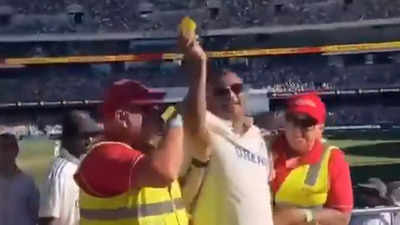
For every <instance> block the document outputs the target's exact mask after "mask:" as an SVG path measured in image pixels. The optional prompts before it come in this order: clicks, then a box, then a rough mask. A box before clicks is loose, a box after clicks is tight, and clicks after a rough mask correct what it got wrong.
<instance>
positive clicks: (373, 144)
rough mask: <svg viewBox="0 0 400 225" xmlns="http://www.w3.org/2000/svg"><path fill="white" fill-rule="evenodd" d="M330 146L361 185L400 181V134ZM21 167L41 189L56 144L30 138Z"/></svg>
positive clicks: (339, 136) (336, 136) (335, 139)
mask: <svg viewBox="0 0 400 225" xmlns="http://www.w3.org/2000/svg"><path fill="white" fill-rule="evenodd" d="M326 137H327V139H328V141H329V143H331V144H333V145H336V146H338V147H340V148H341V149H343V150H344V151H345V153H346V158H347V160H348V162H349V163H350V165H351V166H352V171H351V172H352V178H353V181H354V182H359V181H362V180H365V179H367V178H368V177H372V176H377V177H380V178H382V179H384V180H400V176H399V175H398V174H397V173H396V172H394V171H400V132H386V133H382V132H380V131H368V132H343V133H327V134H326ZM20 147H21V153H20V155H19V158H18V164H19V165H20V167H21V168H22V169H23V170H24V171H26V172H27V173H29V174H31V175H32V176H34V178H35V181H36V182H37V184H38V185H39V186H40V185H41V184H42V183H43V181H44V179H45V178H46V173H47V171H48V168H49V165H50V162H51V160H52V158H53V149H54V141H52V140H47V139H44V138H41V139H33V138H28V139H24V140H22V141H21V142H20Z"/></svg>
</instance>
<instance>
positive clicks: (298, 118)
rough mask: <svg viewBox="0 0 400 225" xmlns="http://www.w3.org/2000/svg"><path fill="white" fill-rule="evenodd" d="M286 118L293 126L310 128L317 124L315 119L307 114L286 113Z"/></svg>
mask: <svg viewBox="0 0 400 225" xmlns="http://www.w3.org/2000/svg"><path fill="white" fill-rule="evenodd" d="M286 120H287V121H288V122H290V123H292V124H293V125H294V126H296V127H300V128H304V129H305V128H311V127H313V126H314V125H316V124H317V121H316V120H315V119H314V118H312V117H310V116H307V115H295V114H291V113H288V114H286Z"/></svg>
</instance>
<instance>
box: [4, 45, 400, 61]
mask: <svg viewBox="0 0 400 225" xmlns="http://www.w3.org/2000/svg"><path fill="white" fill-rule="evenodd" d="M398 50H400V41H394V42H382V43H365V44H346V45H328V46H319V47H295V48H269V49H247V50H229V51H210V52H207V54H208V56H209V57H210V58H232V57H251V56H268V55H270V56H271V55H293V54H327V55H329V54H349V53H357V52H381V51H398ZM180 59H182V54H178V53H149V54H129V55H103V56H67V57H35V58H6V59H3V60H2V61H3V64H5V65H35V64H66V63H109V62H128V61H131V62H135V61H136V62H147V61H164V60H180Z"/></svg>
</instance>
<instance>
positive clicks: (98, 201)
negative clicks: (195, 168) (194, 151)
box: [75, 79, 188, 225]
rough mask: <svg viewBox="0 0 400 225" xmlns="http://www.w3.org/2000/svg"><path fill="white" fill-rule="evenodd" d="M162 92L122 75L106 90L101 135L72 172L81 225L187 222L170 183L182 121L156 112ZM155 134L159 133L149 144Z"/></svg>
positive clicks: (175, 172) (180, 151) (176, 162)
mask: <svg viewBox="0 0 400 225" xmlns="http://www.w3.org/2000/svg"><path fill="white" fill-rule="evenodd" d="M164 95H165V93H164V92H159V91H153V90H151V89H148V88H146V87H144V86H143V85H141V84H139V83H138V82H136V81H132V80H126V79H124V80H120V81H117V82H115V83H114V85H113V86H112V87H111V88H110V89H109V91H108V92H106V96H105V100H104V104H103V113H104V131H105V140H104V141H103V142H99V143H97V144H95V145H94V146H92V148H91V150H90V151H89V153H88V155H87V156H86V157H85V158H84V159H83V161H82V163H81V165H80V167H79V169H78V172H77V173H76V175H75V180H76V182H77V183H78V185H79V186H80V188H81V192H80V201H79V207H80V217H81V219H80V224H81V225H95V224H96V225H111V224H117V225H159V224H164V225H187V224H188V216H187V214H186V210H185V208H184V204H183V202H182V199H181V192H180V187H179V184H178V183H177V182H176V179H177V177H178V172H179V169H180V166H181V164H182V159H183V149H182V148H183V129H182V125H183V122H182V118H181V117H180V115H178V114H176V113H172V114H173V115H172V116H170V117H169V116H165V114H163V115H161V112H162V111H163V110H160V108H159V107H160V106H159V105H157V103H160V102H162V101H163V97H164ZM162 118H164V119H165V120H166V122H167V123H166V127H165V126H164V122H163V121H162ZM162 133H164V135H155V134H162ZM155 136H161V137H162V138H161V140H160V142H159V144H158V145H156V146H157V147H152V146H151V145H149V140H150V139H151V138H153V137H155Z"/></svg>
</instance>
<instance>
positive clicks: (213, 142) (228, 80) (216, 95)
mask: <svg viewBox="0 0 400 225" xmlns="http://www.w3.org/2000/svg"><path fill="white" fill-rule="evenodd" d="M180 46H181V48H182V50H183V52H184V55H185V60H187V63H188V64H187V65H188V69H190V80H191V81H190V87H189V93H188V95H187V101H186V108H185V138H187V144H188V145H187V147H188V149H191V150H192V151H193V156H194V157H193V160H192V167H191V170H190V172H189V174H188V175H187V177H188V180H190V182H189V183H188V181H186V183H185V192H184V193H187V195H186V196H188V197H189V201H187V204H188V203H190V201H191V198H192V197H193V196H195V195H196V194H197V193H198V196H197V201H196V202H195V204H194V207H193V217H192V218H193V224H194V225H203V224H207V225H247V224H252V225H261V224H262V225H272V213H271V201H270V200H271V199H270V191H269V186H268V181H267V180H263V179H261V178H262V177H266V176H269V170H270V168H269V166H270V165H271V164H270V163H269V158H268V152H267V148H266V144H265V142H264V140H263V138H262V136H261V132H260V130H259V129H258V128H257V127H256V126H255V125H253V122H252V118H248V117H246V116H245V109H244V106H245V99H244V94H243V91H242V86H243V82H242V80H241V79H240V78H239V77H238V75H237V74H235V73H234V72H232V71H230V70H225V69H224V70H211V71H209V72H210V73H208V72H207V56H206V54H205V52H204V51H203V49H202V47H201V46H200V45H199V43H198V42H197V41H193V40H189V39H186V38H185V37H183V35H182V36H181V37H180ZM207 109H208V110H207ZM204 169H207V172H206V175H205V176H204V178H203V177H201V175H202V174H204V173H201V172H200V171H199V170H204ZM199 175H200V176H199ZM193 176H199V177H197V180H196V179H193ZM196 182H197V185H195V184H196ZM199 184H201V190H199V188H200V185H199ZM193 187H195V188H193ZM188 189H189V190H188ZM193 193H195V194H193Z"/></svg>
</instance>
